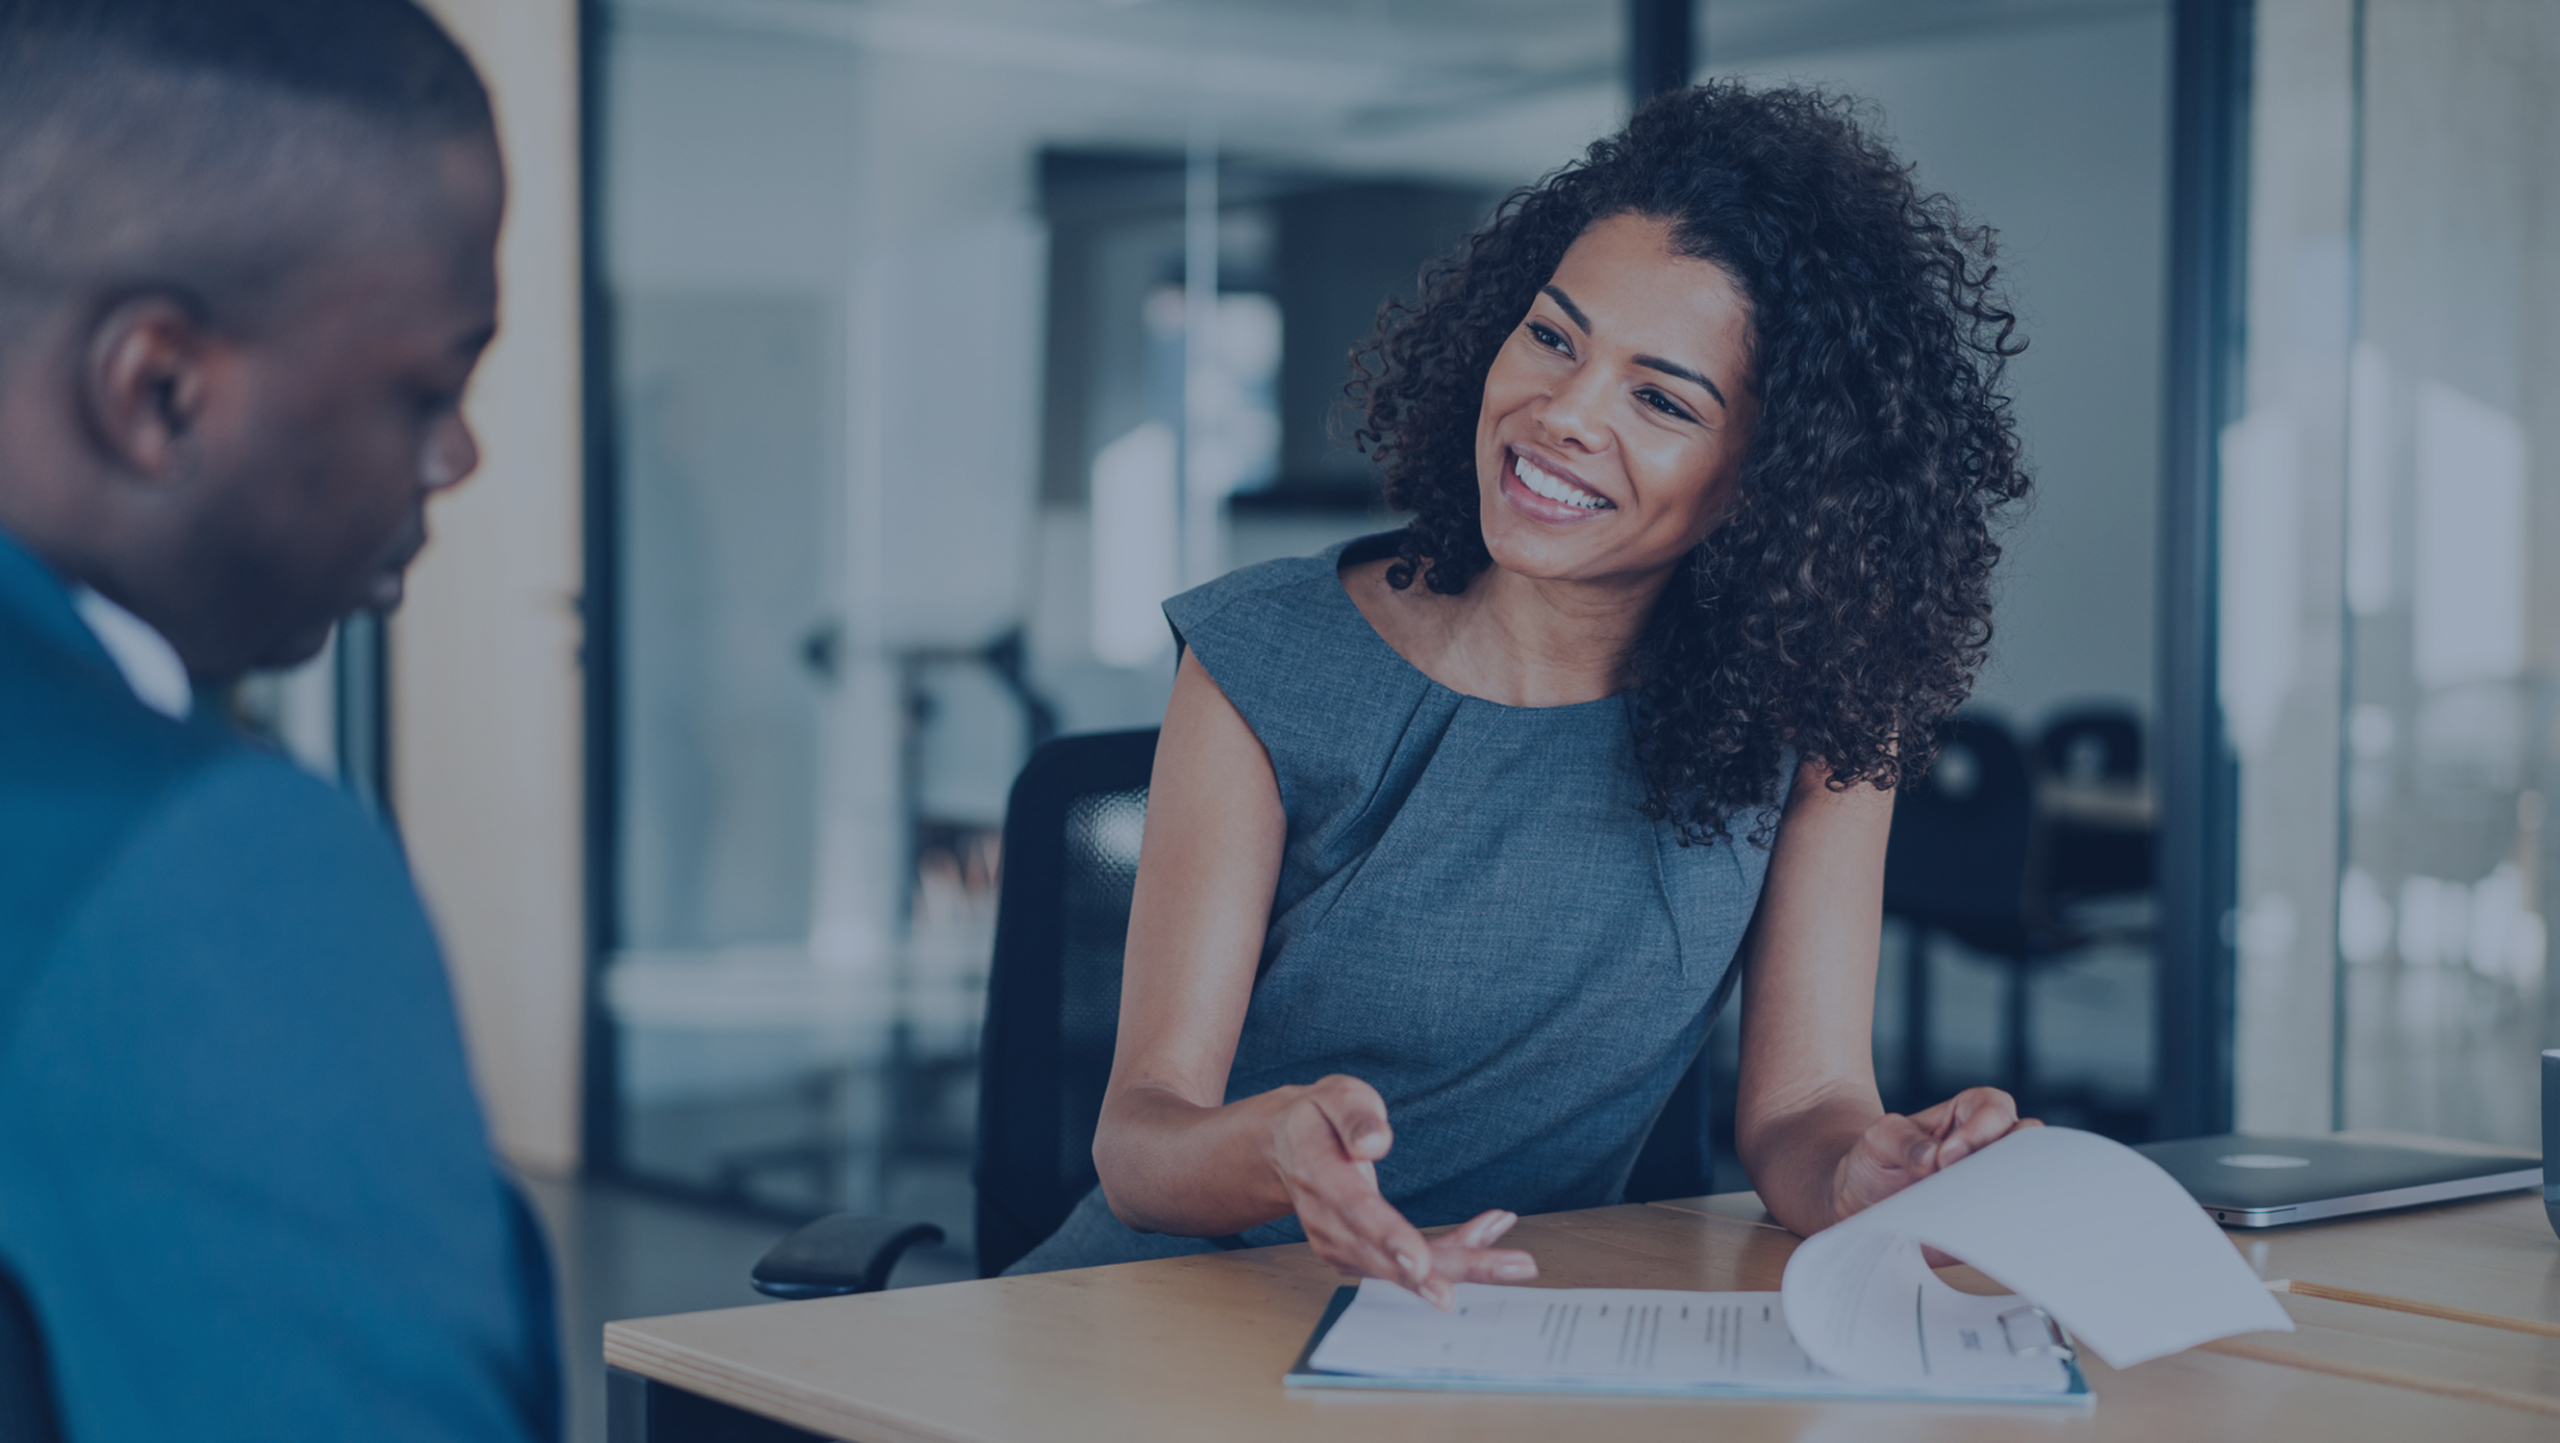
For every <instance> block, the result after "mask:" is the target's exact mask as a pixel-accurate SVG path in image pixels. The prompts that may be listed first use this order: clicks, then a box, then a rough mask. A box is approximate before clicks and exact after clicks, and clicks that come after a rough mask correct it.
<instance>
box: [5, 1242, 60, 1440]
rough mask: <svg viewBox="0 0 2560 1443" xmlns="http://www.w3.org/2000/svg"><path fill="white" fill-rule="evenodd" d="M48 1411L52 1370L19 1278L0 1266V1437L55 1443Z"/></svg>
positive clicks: (56, 1429) (55, 1422)
mask: <svg viewBox="0 0 2560 1443" xmlns="http://www.w3.org/2000/svg"><path fill="white" fill-rule="evenodd" d="M61 1437H62V1427H61V1424H60V1422H59V1421H58V1420H57V1419H56V1418H55V1417H54V1413H53V1370H52V1368H51V1367H50V1366H49V1365H48V1364H47V1363H46V1361H45V1351H44V1333H43V1331H42V1330H41V1329H39V1328H38V1327H37V1326H36V1314H35V1309H34V1308H32V1307H30V1306H28V1304H27V1297H26V1294H25V1293H23V1292H21V1291H19V1289H18V1280H17V1279H16V1278H15V1277H13V1276H12V1275H11V1274H10V1272H9V1270H8V1269H7V1268H5V1267H0V1438H5V1439H8V1440H9V1443H59V1440H60V1439H61Z"/></svg>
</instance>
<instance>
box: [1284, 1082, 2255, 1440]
mask: <svg viewBox="0 0 2560 1443" xmlns="http://www.w3.org/2000/svg"><path fill="white" fill-rule="evenodd" d="M1923 1247H1936V1248H1938V1249H1940V1250H1942V1251H1944V1252H1946V1253H1949V1254H1951V1255H1953V1256H1955V1257H1958V1258H1961V1259H1963V1260H1964V1261H1966V1262H1968V1263H1971V1264H1972V1265H1973V1266H1974V1267H1975V1268H1976V1269H1978V1270H1980V1271H1981V1272H1983V1273H1984V1274H1987V1275H1988V1276H1990V1277H1991V1278H1992V1279H1993V1280H1994V1281H1996V1282H1998V1283H2000V1284H2001V1285H2003V1286H2005V1287H2007V1288H2009V1289H2011V1292H2010V1293H2008V1294H2003V1295H1999V1296H1992V1297H1982V1296H1975V1295H1971V1294H1966V1293H1961V1292H1958V1291H1957V1290H1956V1289H1954V1288H1952V1287H1949V1286H1948V1285H1947V1284H1946V1283H1945V1282H1944V1281H1943V1280H1941V1279H1940V1278H1939V1277H1938V1275H1937V1274H1936V1273H1935V1272H1934V1271H1933V1270H1932V1269H1931V1268H1930V1267H1929V1265H1928V1263H1927V1261H1926V1259H1925V1257H1924V1256H1923V1254H1922V1251H1921V1250H1922V1248H1923ZM1781 1289H1782V1291H1780V1292H1777V1293H1703V1292H1669V1291H1651V1290H1634V1289H1600V1288H1510V1287H1492V1286H1486V1285H1482V1284H1472V1283H1470V1284H1461V1285H1459V1286H1458V1288H1457V1290H1456V1293H1457V1298H1456V1303H1455V1306H1454V1307H1453V1308H1452V1309H1451V1311H1449V1312H1447V1313H1442V1312H1439V1311H1438V1310H1436V1309H1434V1308H1433V1307H1432V1306H1431V1305H1430V1304H1428V1303H1425V1302H1423V1301H1422V1300H1421V1299H1420V1298H1417V1297H1415V1296H1414V1295H1413V1294H1411V1293H1408V1292H1406V1291H1405V1290H1404V1289H1402V1288H1399V1287H1397V1286H1395V1285H1394V1284H1392V1283H1389V1282H1385V1281H1383V1280H1380V1279H1375V1278H1372V1279H1369V1280H1367V1281H1364V1282H1363V1283H1362V1284H1361V1285H1360V1288H1359V1290H1358V1293H1357V1295H1356V1296H1354V1297H1352V1298H1350V1299H1349V1301H1348V1303H1347V1305H1344V1306H1340V1307H1339V1316H1337V1317H1334V1318H1332V1319H1331V1322H1330V1325H1329V1326H1327V1327H1325V1328H1323V1329H1322V1330H1321V1335H1320V1337H1319V1339H1318V1340H1317V1341H1316V1343H1315V1344H1314V1346H1313V1347H1312V1348H1311V1349H1310V1351H1309V1353H1308V1355H1307V1358H1306V1360H1305V1362H1304V1364H1303V1365H1302V1366H1301V1368H1300V1369H1298V1370H1297V1371H1295V1372H1293V1373H1291V1374H1290V1378H1289V1381H1290V1382H1291V1383H1292V1384H1295V1385H1299V1386H1337V1387H1339V1386H1371V1387H1378V1386H1386V1387H1478V1388H1484V1387H1491V1388H1517V1389H1535V1390H1539V1391H1556V1390H1562V1391H1586V1390H1587V1391H1607V1392H1671V1393H1702V1394H1721V1393H1730V1394H1737V1395H1754V1394H1756V1395H1760V1396H1769V1395H1775V1394H1783V1395H1787V1396H1809V1397H1892V1398H1919V1397H1926V1398H1945V1399H1965V1400H1984V1401H2016V1402H2071V1403H2085V1401H2086V1399H2087V1385H2086V1384H2085V1383H2083V1382H2082V1381H2081V1378H2080V1373H2079V1370H2078V1368H2077V1367H2075V1366H2073V1360H2074V1357H2075V1342H2074V1339H2075V1336H2076V1341H2077V1343H2078V1344H2081V1345H2085V1346H2087V1347H2089V1348H2090V1349H2091V1350H2093V1351H2095V1352H2096V1353H2097V1355H2098V1356H2099V1357H2101V1358H2104V1359H2105V1360H2106V1361H2107V1362H2108V1363H2110V1364H2112V1365H2114V1366H2116V1367H2119V1368H2122V1367H2131V1366H2132V1365H2134V1364H2136V1363H2141V1362H2144V1361H2147V1360H2149V1359H2152V1358H2157V1357H2161V1356H2164V1355H2166V1354H2169V1353H2174V1352H2178V1351H2180V1350H2182V1349H2185V1348H2189V1347H2193V1346H2194V1345H2195V1344H2197V1343H2202V1342H2207V1341H2209V1340H2211V1339H2214V1338H2220V1337H2227V1336H2229V1335H2231V1334H2234V1333H2246V1332H2258V1331H2267V1330H2273V1331H2286V1332H2289V1331H2291V1330H2292V1327H2293V1321H2292V1319H2291V1318H2290V1317H2288V1316H2287V1315H2286V1313H2285V1311H2284V1309H2283V1308H2282V1307H2281V1306H2280V1305H2278V1304H2277V1302H2276V1301H2275V1299H2274V1298H2273V1297H2272V1296H2270V1295H2269V1294H2268V1292H2267V1290H2266V1288H2265V1286H2264V1284H2262V1283H2261V1282H2260V1281H2259V1280H2258V1278H2257V1277H2256V1276H2255V1275H2254V1274H2253V1273H2252V1272H2251V1271H2250V1270H2249V1267H2248V1265H2247V1264H2246V1263H2243V1262H2242V1261H2241V1260H2240V1256H2239V1254H2238V1252H2237V1251H2235V1250H2234V1249H2233V1248H2232V1246H2231V1244H2230V1243H2229V1241H2228V1240H2226V1239H2225V1238H2224V1237H2223V1235H2222V1232H2221V1230H2220V1229H2219V1228H2216V1227H2215V1226H2214V1225H2213V1223H2212V1222H2211V1221H2210V1220H2209V1219H2207V1218H2206V1216H2205V1214H2204V1212H2203V1210H2202V1209H2200V1208H2198V1207H2197V1206H2196V1205H2195V1202H2194V1200H2193V1199H2192V1198H2190V1197H2188V1196H2187V1194H2186V1191H2185V1190H2184V1189H2183V1188H2180V1187H2179V1186H2178V1184H2177V1183H2176V1182H2175V1181H2174V1180H2173V1179H2171V1178H2170V1177H2169V1175H2168V1174H2167V1173H2164V1172H2162V1171H2161V1170H2160V1169H2159V1167H2158V1166H2156V1165H2155V1164H2153V1163H2152V1162H2151V1161H2150V1160H2149V1159H2147V1158H2145V1157H2143V1156H2142V1155H2140V1154H2139V1153H2136V1152H2134V1151H2133V1150H2131V1149H2130V1148H2126V1147H2123V1146H2120V1145H2118V1144H2116V1143H2113V1142H2109V1141H2107V1140H2106V1139H2104V1138H2101V1137H2097V1136H2094V1135H2092V1134H2089V1133H2083V1132H2074V1131H2071V1130H2069V1129H2067V1128H2037V1129H2030V1130H2027V1131H2024V1132H2019V1133H2013V1134H2011V1135H2010V1136H2009V1137H2006V1138H2003V1139H2002V1140H2000V1141H1999V1142H1996V1143H1993V1144H1992V1145H1991V1146H1989V1147H1987V1148H1984V1149H1983V1150H1982V1151H1981V1152H1979V1153H1976V1154H1974V1155H1973V1156H1972V1157H1969V1158H1966V1159H1965V1160H1964V1161H1962V1162H1960V1163H1957V1164H1955V1165H1954V1166H1952V1167H1950V1168H1948V1169H1947V1170H1945V1171H1944V1172H1941V1173H1937V1174H1935V1175H1933V1176H1931V1177H1928V1178H1924V1179H1922V1180H1921V1181H1920V1182H1918V1183H1915V1184H1914V1185H1912V1186H1911V1187H1909V1188H1906V1189H1904V1190H1903V1191H1902V1192H1900V1193H1897V1194H1895V1195H1894V1196H1892V1197H1890V1198H1887V1199H1885V1200H1884V1201H1883V1202H1880V1203H1878V1204H1876V1205H1875V1206H1874V1207H1871V1208H1869V1209H1867V1210H1866V1211H1864V1212H1862V1213H1858V1214H1856V1215H1855V1216H1852V1217H1850V1218H1847V1219H1844V1220H1843V1221H1842V1222H1840V1223H1839V1224H1837V1225H1836V1226H1833V1227H1831V1228H1828V1229H1826V1230H1824V1231H1823V1232H1820V1233H1817V1234H1815V1235H1814V1236H1813V1237H1811V1238H1808V1239H1806V1240H1805V1241H1804V1243H1803V1244H1802V1245H1801V1246H1799V1247H1798V1248H1797V1249H1796V1251H1795V1254H1794V1256H1793V1257H1791V1258H1790V1259H1789V1260H1788V1263H1787V1270H1786V1274H1785V1276H1784V1279H1783V1280H1782V1283H1781ZM1346 1291H1348V1290H1346Z"/></svg>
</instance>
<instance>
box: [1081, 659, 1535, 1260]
mask: <svg viewBox="0 0 2560 1443" xmlns="http://www.w3.org/2000/svg"><path fill="white" fill-rule="evenodd" d="M1287 835H1288V819H1287V817H1286V816H1285V815H1284V814H1283V813H1282V811H1281V807H1280V786H1279V782H1278V780H1277V779H1276V778H1275V777H1274V776H1273V775H1272V771H1271V759H1270V757H1269V756H1268V755H1267V754H1265V753H1264V751H1263V749H1262V743H1261V741H1260V740H1259V739H1257V738H1256V737H1255V736H1254V734H1253V731H1252V729H1251V728H1250V727H1248V726H1246V725H1245V721H1244V718H1243V717H1242V716H1240V715H1239V714H1238V713H1237V712H1236V709H1235V706H1234V704H1233V703H1231V702H1229V701H1228V700H1227V698H1226V694H1225V693H1224V692H1222V691H1220V690H1219V689H1218V685H1217V683H1216V682H1215V681H1212V680H1211V679H1210V677H1209V674H1208V672H1207V671H1205V670H1203V669H1202V668H1201V666H1200V663H1199V660H1198V658H1197V657H1194V656H1190V655H1186V656H1184V657H1183V659H1182V665H1181V667H1180V669H1179V670H1178V671H1177V672H1176V673H1175V676H1174V685H1173V700H1172V702H1171V704H1170V705H1169V706H1167V707H1166V709H1165V719H1164V732H1163V735H1162V737H1161V738H1160V739H1159V740H1158V742H1157V744H1156V761H1155V772H1154V776H1153V778H1152V779H1151V781H1150V782H1149V790H1148V794H1147V829H1146V839H1145V841H1144V842H1143V843H1142V844H1141V846H1140V849H1139V856H1138V884H1137V891H1136V894H1135V895H1134V897H1133V898H1132V899H1131V903H1130V913H1129V946H1128V954H1127V962H1126V964H1125V966H1124V969H1123V972H1122V975H1121V984H1120V1037H1119V1047H1118V1051H1117V1052H1116V1054H1115V1055H1114V1056H1113V1058H1112V1064H1111V1083H1110V1087H1109V1089H1108V1091H1107V1092H1106V1093H1105V1094H1104V1097H1103V1104H1102V1125H1101V1128H1100V1130H1099V1131H1098V1132H1097V1133H1096V1134H1095V1136H1094V1141H1093V1160H1094V1165H1095V1167H1096V1168H1097V1169H1098V1170H1099V1171H1100V1173H1101V1175H1102V1192H1103V1196H1104V1198H1105V1199H1106V1200H1108V1201H1109V1203H1110V1204H1111V1211H1112V1213H1113V1215H1114V1216H1116V1217H1118V1218H1119V1219H1120V1220H1121V1221H1122V1222H1124V1223H1126V1224H1128V1225H1129V1226H1130V1227H1133V1228H1137V1229H1140V1230H1141V1231H1146V1232H1160V1233H1173V1234H1178V1235H1182V1236H1188V1237H1216V1236H1220V1235H1223V1234H1227V1233H1234V1232H1241V1231H1243V1230H1244V1229H1246V1228H1249V1227H1253V1226H1255V1225H1257V1224H1260V1223H1266V1222H1269V1221H1271V1220H1272V1219H1274V1218H1281V1217H1287V1216H1289V1215H1290V1214H1292V1213H1295V1214H1296V1215H1297V1217H1298V1219H1299V1221H1300V1222H1301V1223H1302V1224H1303V1225H1304V1226H1305V1228H1306V1230H1307V1237H1308V1240H1309V1242H1311V1243H1312V1244H1314V1246H1315V1251H1316V1255H1317V1256H1319V1257H1321V1258H1323V1259H1324V1260H1325V1261H1327V1262H1329V1263H1331V1264H1333V1265H1334V1266H1335V1267H1336V1268H1338V1269H1340V1270H1342V1271H1344V1272H1347V1273H1352V1274H1356V1275H1361V1276H1372V1277H1384V1278H1393V1279H1395V1280H1396V1281H1398V1282H1400V1283H1403V1284H1404V1285H1405V1286H1407V1287H1410V1288H1414V1289H1415V1290H1416V1291H1418V1292H1421V1293H1422V1294H1423V1295H1424V1296H1426V1297H1429V1298H1431V1299H1433V1301H1435V1302H1445V1300H1446V1299H1447V1297H1448V1289H1449V1284H1450V1282H1452V1281H1461V1282H1463V1281H1484V1282H1492V1281H1503V1282H1517V1281H1522V1280H1524V1279H1527V1278H1529V1277H1533V1276H1535V1275H1536V1271H1537V1268H1536V1264H1534V1263H1533V1262H1531V1261H1530V1259H1529V1256H1528V1254H1526V1253H1521V1252H1517V1251H1512V1250H1507V1249H1506V1250H1488V1245H1489V1244H1491V1243H1492V1242H1493V1241H1494V1239H1495V1238H1498V1237H1499V1236H1501V1234H1502V1232H1503V1231H1505V1230H1506V1229H1508V1228H1509V1226H1510V1224H1511V1222H1512V1221H1513V1219H1512V1217H1511V1215H1510V1214H1508V1213H1501V1212H1490V1213H1485V1214H1483V1215H1481V1216H1479V1217H1477V1218H1475V1219H1473V1220H1471V1221H1469V1222H1468V1223H1467V1224H1466V1225H1464V1226H1463V1227H1460V1228H1458V1229H1457V1230H1456V1231H1455V1232H1453V1233H1451V1234H1448V1235H1446V1236H1444V1237H1442V1238H1440V1239H1438V1240H1436V1241H1431V1242H1426V1241H1425V1240H1424V1238H1423V1237H1422V1234H1421V1233H1419V1232H1417V1231H1416V1230H1415V1229H1414V1227H1413V1225H1412V1224H1410V1223H1408V1222H1406V1221H1405V1219H1404V1217H1403V1215H1402V1214H1400V1213H1398V1212H1397V1211H1396V1210H1395V1208H1394V1207H1393V1206H1392V1205H1391V1204H1389V1203H1388V1202H1387V1200H1386V1198H1385V1197H1384V1196H1383V1195H1381V1194H1380V1193H1379V1191H1378V1180H1377V1166H1376V1164H1377V1160H1378V1159H1379V1158H1382V1157H1385V1156H1386V1155H1387V1150H1388V1149H1389V1148H1390V1147H1391V1146H1393V1145H1394V1133H1393V1131H1392V1130H1391V1129H1390V1128H1389V1126H1388V1124H1387V1113H1386V1106H1385V1104H1384V1103H1383V1102H1382V1101H1381V1100H1380V1099H1379V1097H1378V1094H1377V1092H1376V1090H1375V1089H1373V1088H1371V1087H1370V1086H1369V1085H1368V1084H1367V1083H1365V1082H1362V1081H1360V1080H1358V1079H1356V1078H1351V1077H1342V1076H1335V1077H1327V1078H1323V1079H1321V1080H1319V1081H1317V1082H1315V1083H1312V1084H1309V1085H1306V1086H1301V1087H1282V1088H1276V1089H1274V1090H1272V1091H1270V1092H1265V1093H1260V1094H1257V1095H1255V1096H1253V1097H1249V1098H1245V1099H1243V1100H1241V1101H1238V1102H1235V1103H1232V1104H1228V1103H1225V1101H1224V1099H1225V1097H1226V1090H1227V1073H1228V1070H1229V1068H1230V1067H1231V1066H1233V1064H1234V1062H1235V1053H1236V1040H1237V1038H1238V1036H1239V1035H1240V1034H1241V1033H1242V1031H1243V1029H1244V1014H1245V1006H1246V1004H1247V1002H1248V1001H1250V999H1251V997H1252V993H1253V979H1254V971H1255V968H1256V966H1257V965H1258V963H1259V962H1260V960H1261V957H1262V944H1263V936H1264V933H1265V931H1266V930H1267V929H1268V927H1269V925H1270V921H1271V897H1272V893H1273V891H1274V889H1275V888H1276V887H1277V886H1278V884H1279V878H1280V852H1281V847H1282V844H1283V842H1284V841H1285V840H1286V838H1287Z"/></svg>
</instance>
